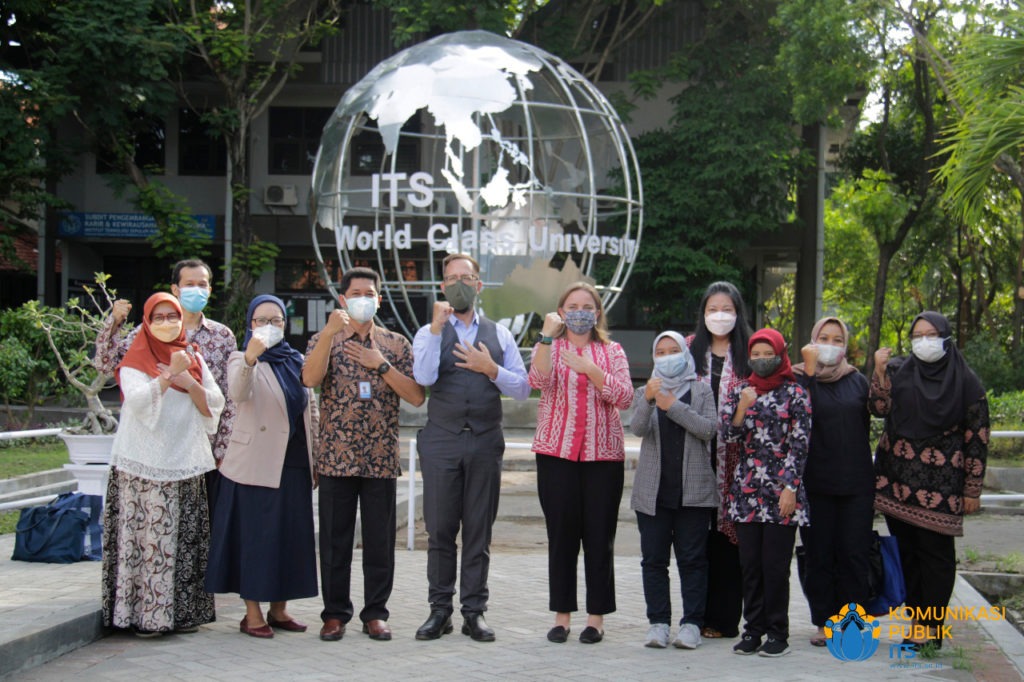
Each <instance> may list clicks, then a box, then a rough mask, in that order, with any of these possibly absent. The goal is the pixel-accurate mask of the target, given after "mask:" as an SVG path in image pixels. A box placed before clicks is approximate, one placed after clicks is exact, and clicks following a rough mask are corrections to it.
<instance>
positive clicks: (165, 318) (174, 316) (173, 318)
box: [149, 313, 181, 324]
mask: <svg viewBox="0 0 1024 682" xmlns="http://www.w3.org/2000/svg"><path fill="white" fill-rule="evenodd" d="M180 319H181V315H179V314H178V313H167V314H166V315H163V314H161V313H157V314H156V315H150V316H149V321H150V322H156V323H157V324H163V323H164V322H177V321H178V320H180Z"/></svg>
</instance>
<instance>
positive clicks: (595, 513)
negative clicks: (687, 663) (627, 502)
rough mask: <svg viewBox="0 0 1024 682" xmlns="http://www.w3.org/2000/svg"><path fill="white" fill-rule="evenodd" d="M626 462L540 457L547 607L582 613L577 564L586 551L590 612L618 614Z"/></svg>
mask: <svg viewBox="0 0 1024 682" xmlns="http://www.w3.org/2000/svg"><path fill="white" fill-rule="evenodd" d="M623 470H624V466H623V463H622V462H571V461H569V460H566V459H561V458H559V457H552V456H550V455H537V494H538V497H539V498H540V506H541V509H542V510H543V512H544V523H545V525H546V526H547V531H548V584H549V589H550V596H549V601H548V608H550V609H551V610H552V611H554V612H556V613H571V612H573V611H577V610H579V603H578V601H577V599H576V563H577V560H578V559H579V554H580V545H581V544H582V546H583V567H584V575H585V576H586V584H587V613H589V614H592V615H595V616H598V615H604V614H606V613H612V612H613V611H615V552H614V550H615V528H616V525H617V524H618V520H619V502H620V501H621V500H622V479H623Z"/></svg>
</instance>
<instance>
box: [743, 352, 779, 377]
mask: <svg viewBox="0 0 1024 682" xmlns="http://www.w3.org/2000/svg"><path fill="white" fill-rule="evenodd" d="M747 364H748V365H750V370H751V371H752V372H753V373H754V374H756V375H757V376H759V377H762V378H763V377H767V376H771V375H772V373H774V372H775V370H777V369H778V368H779V365H781V364H782V358H781V357H779V356H778V355H776V356H775V357H774V358H753V359H751V360H747Z"/></svg>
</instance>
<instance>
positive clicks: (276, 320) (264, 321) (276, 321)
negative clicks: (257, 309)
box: [252, 317, 284, 327]
mask: <svg viewBox="0 0 1024 682" xmlns="http://www.w3.org/2000/svg"><path fill="white" fill-rule="evenodd" d="M252 321H253V322H255V323H256V326H257V327H266V326H267V325H268V324H272V325H274V326H275V327H283V326H284V318H283V317H254V318H252Z"/></svg>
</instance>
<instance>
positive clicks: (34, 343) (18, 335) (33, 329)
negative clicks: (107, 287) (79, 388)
mask: <svg viewBox="0 0 1024 682" xmlns="http://www.w3.org/2000/svg"><path fill="white" fill-rule="evenodd" d="M38 310H42V311H43V312H45V313H46V314H50V315H59V314H61V313H62V311H61V310H60V309H58V308H45V307H43V306H40V305H39V304H38V303H37V302H36V301H32V302H31V304H25V305H22V306H21V307H19V308H13V309H8V310H5V311H3V312H2V313H0V339H3V341H2V346H3V353H0V396H2V397H3V401H4V407H5V409H6V411H7V423H8V424H9V425H11V427H12V428H24V427H26V426H28V425H31V424H33V421H34V410H35V408H36V407H37V406H39V405H41V404H42V403H43V401H44V400H46V399H47V398H56V397H60V396H62V395H64V394H65V393H66V392H67V390H68V386H67V384H66V383H65V382H63V381H61V380H60V378H59V371H60V370H59V368H58V365H57V361H56V359H55V357H54V355H53V351H52V349H51V348H50V345H49V343H48V341H47V339H46V335H45V334H44V333H43V331H42V330H41V329H39V328H38V327H37V326H36V325H35V324H34V314H35V311H38ZM55 341H56V342H57V343H58V344H59V347H60V348H61V350H62V352H68V351H70V350H71V348H70V347H69V346H68V340H67V339H66V338H64V337H63V336H60V337H57V338H56V339H55ZM14 405H24V406H25V407H26V408H27V409H26V410H25V413H24V416H22V417H18V416H17V414H16V413H15V412H14V411H13V410H12V409H11V408H12V406H14Z"/></svg>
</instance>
